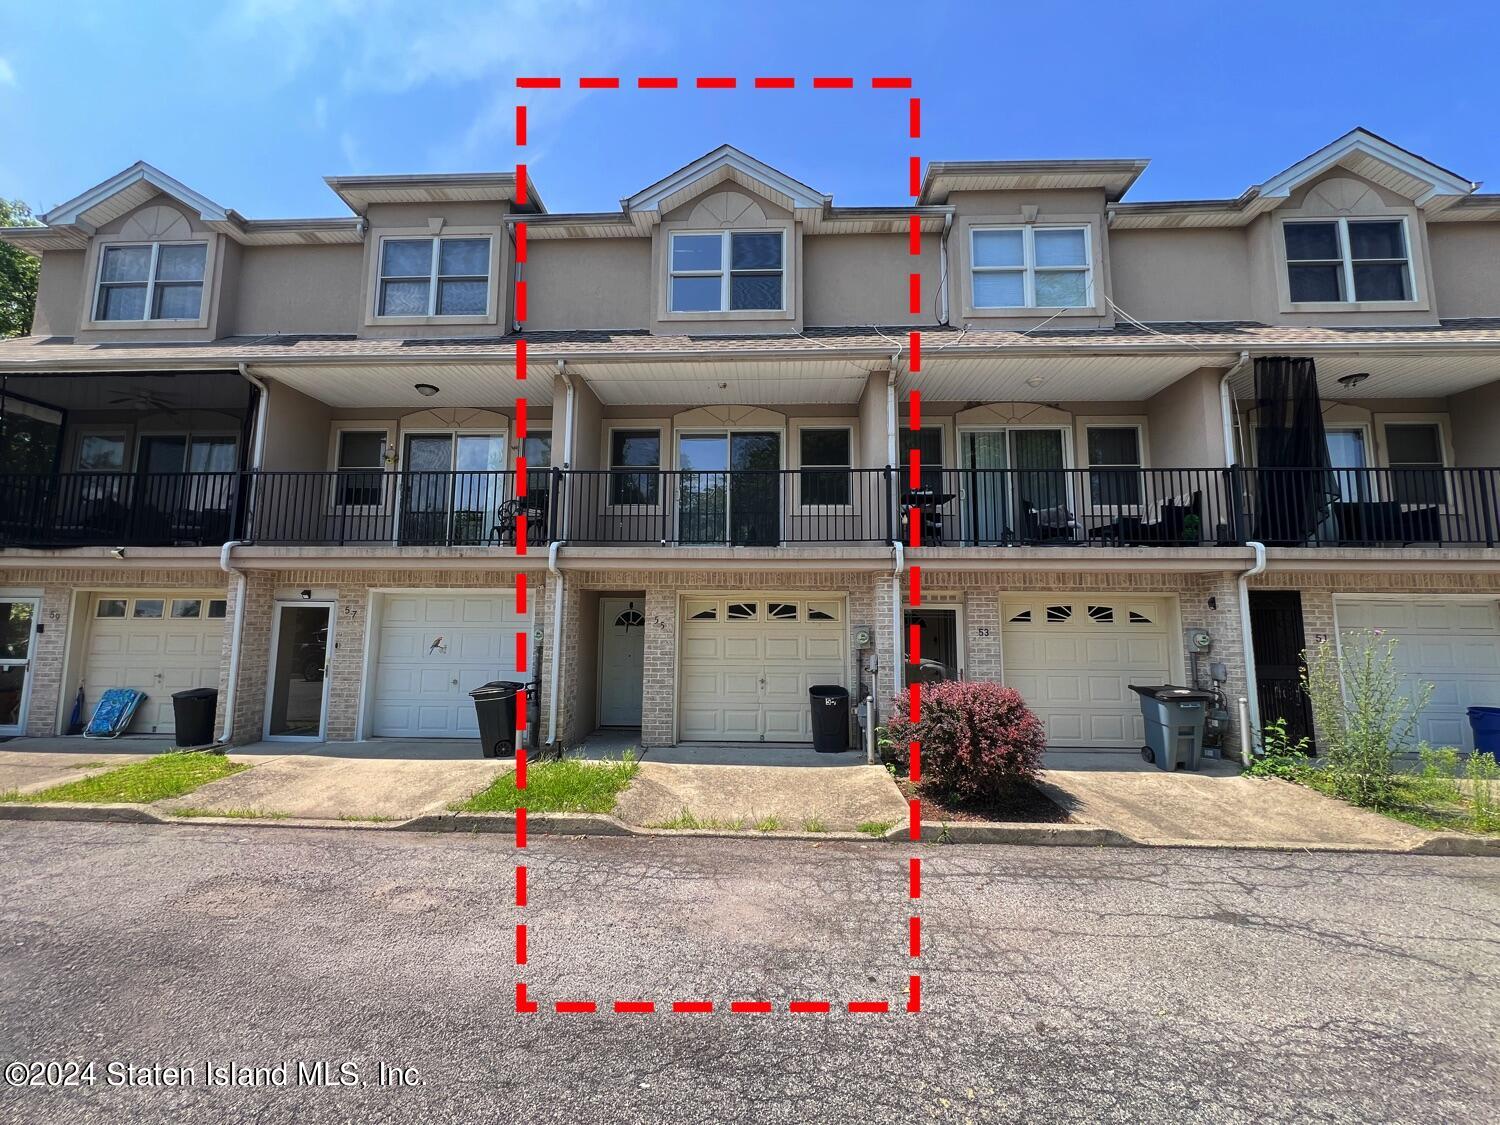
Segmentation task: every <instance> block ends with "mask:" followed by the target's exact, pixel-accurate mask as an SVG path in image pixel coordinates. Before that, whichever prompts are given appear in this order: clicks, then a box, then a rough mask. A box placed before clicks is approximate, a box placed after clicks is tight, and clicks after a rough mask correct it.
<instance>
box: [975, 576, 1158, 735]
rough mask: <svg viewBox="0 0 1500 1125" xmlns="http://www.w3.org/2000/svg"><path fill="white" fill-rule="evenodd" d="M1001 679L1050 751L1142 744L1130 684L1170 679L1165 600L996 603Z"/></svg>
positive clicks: (1066, 598) (1075, 597)
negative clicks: (1039, 727)
mask: <svg viewBox="0 0 1500 1125" xmlns="http://www.w3.org/2000/svg"><path fill="white" fill-rule="evenodd" d="M1000 632H1001V644H1002V649H1003V656H1004V667H1003V670H1002V678H1003V679H1004V681H1005V683H1006V684H1007V685H1008V686H1010V687H1013V688H1015V689H1016V690H1017V691H1018V692H1020V693H1021V698H1023V699H1024V700H1025V701H1026V705H1027V706H1028V707H1030V708H1031V709H1032V710H1033V711H1035V712H1036V714H1037V717H1038V718H1040V719H1041V720H1042V723H1043V725H1044V726H1045V727H1046V730H1047V745H1049V746H1057V747H1087V748H1093V747H1101V748H1110V749H1135V750H1138V749H1140V748H1141V747H1142V746H1144V745H1145V724H1144V723H1143V722H1142V720H1141V709H1140V698H1139V697H1138V696H1137V695H1136V694H1135V692H1133V691H1131V690H1130V685H1131V684H1164V683H1168V682H1170V681H1171V678H1172V672H1171V669H1172V665H1173V661H1172V643H1173V642H1172V638H1173V636H1174V634H1175V628H1174V626H1173V623H1172V615H1171V614H1170V612H1169V603H1168V602H1167V601H1166V600H1165V599H1162V598H1121V597H1118V596H1110V595H1105V594H1053V595H1039V596H1028V597H1024V598H1009V597H1003V598H1001V599H1000Z"/></svg>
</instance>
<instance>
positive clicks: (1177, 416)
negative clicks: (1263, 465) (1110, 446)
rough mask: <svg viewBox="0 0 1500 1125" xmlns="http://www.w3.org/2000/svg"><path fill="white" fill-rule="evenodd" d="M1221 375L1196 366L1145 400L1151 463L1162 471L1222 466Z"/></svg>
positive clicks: (1213, 370)
mask: <svg viewBox="0 0 1500 1125" xmlns="http://www.w3.org/2000/svg"><path fill="white" fill-rule="evenodd" d="M1223 377H1224V372H1223V371H1222V370H1220V369H1218V368H1212V367H1200V368H1199V369H1198V370H1197V371H1194V372H1192V373H1191V374H1188V375H1184V376H1183V377H1182V378H1181V379H1179V380H1177V382H1175V383H1173V384H1172V385H1171V386H1170V387H1167V388H1165V389H1164V390H1161V391H1158V392H1157V393H1156V394H1155V395H1153V396H1152V397H1151V398H1149V399H1147V400H1146V404H1145V406H1146V410H1145V412H1146V417H1147V419H1148V421H1149V424H1150V432H1151V463H1152V465H1154V466H1156V467H1158V468H1165V469H1195V468H1200V467H1201V468H1217V467H1221V466H1223V465H1224V464H1226V461H1225V454H1224V422H1223V406H1222V399H1221V396H1220V394H1219V383H1220V381H1221V380H1222V379H1223Z"/></svg>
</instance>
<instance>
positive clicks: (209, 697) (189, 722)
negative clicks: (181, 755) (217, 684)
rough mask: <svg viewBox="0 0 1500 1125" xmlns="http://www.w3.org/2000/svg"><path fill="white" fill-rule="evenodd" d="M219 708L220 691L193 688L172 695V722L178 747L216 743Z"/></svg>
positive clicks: (209, 688) (207, 688)
mask: <svg viewBox="0 0 1500 1125" xmlns="http://www.w3.org/2000/svg"><path fill="white" fill-rule="evenodd" d="M218 706H219V689H218V688H211V687H200V688H192V689H191V690H189V691H177V692H173V693H172V720H173V722H174V723H175V725H176V734H174V735H173V736H172V738H173V741H174V742H176V743H177V745H178V746H211V745H213V741H214V711H215V710H216V709H217V708H218Z"/></svg>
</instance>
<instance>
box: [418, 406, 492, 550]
mask: <svg viewBox="0 0 1500 1125" xmlns="http://www.w3.org/2000/svg"><path fill="white" fill-rule="evenodd" d="M504 468H505V441H504V439H503V438H502V436H501V435H500V434H408V435H407V437H406V447H405V460H404V464H403V473H402V484H403V491H402V503H401V542H402V543H411V544H434V545H435V544H453V545H465V544H477V543H483V542H485V541H486V539H487V538H488V536H489V533H490V529H491V528H492V527H494V526H495V525H496V523H497V522H498V518H497V516H496V509H497V508H498V507H499V506H500V504H501V503H502V502H503V501H504V499H505V496H504V488H503V484H502V482H503V481H504V477H503V475H502V470H503V469H504Z"/></svg>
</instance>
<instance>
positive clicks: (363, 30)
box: [215, 0, 661, 167]
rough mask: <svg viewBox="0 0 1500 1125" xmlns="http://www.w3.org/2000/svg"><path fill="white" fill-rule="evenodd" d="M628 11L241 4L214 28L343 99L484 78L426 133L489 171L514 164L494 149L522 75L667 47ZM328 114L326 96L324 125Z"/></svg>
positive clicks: (597, 70)
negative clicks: (447, 120) (476, 91)
mask: <svg viewBox="0 0 1500 1125" xmlns="http://www.w3.org/2000/svg"><path fill="white" fill-rule="evenodd" d="M622 8H623V6H621V5H616V4H610V3H605V2H600V0H453V2H451V3H446V4H442V5H427V4H412V3H410V0H321V2H320V3H317V4H307V3H304V2H302V0H238V3H237V4H236V5H235V6H234V7H233V8H231V9H230V10H229V11H228V12H227V13H226V14H225V16H224V17H223V18H222V19H221V20H220V21H219V23H218V24H217V26H216V28H215V31H216V34H217V35H218V36H219V37H220V38H221V39H224V40H226V41H229V42H232V43H234V44H235V45H237V46H239V47H241V48H242V49H250V50H256V51H257V53H258V55H259V57H263V58H266V59H267V60H271V61H270V62H269V63H268V65H269V66H270V67H271V68H272V69H271V73H270V74H268V75H267V76H266V78H267V80H268V81H281V82H290V81H293V80H299V81H307V80H309V79H310V80H312V81H313V82H315V83H319V84H322V85H323V87H324V88H325V89H330V88H333V89H337V90H338V91H339V92H341V93H343V94H346V95H349V94H357V93H365V92H371V93H376V94H402V93H409V92H413V91H416V90H419V89H423V88H446V87H453V86H456V85H459V84H462V83H476V82H477V83H480V84H481V85H482V87H483V92H482V93H481V94H480V96H479V97H478V98H474V97H468V98H464V99H460V98H454V99H453V100H452V102H451V103H450V104H451V105H452V106H453V107H462V108H461V109H460V110H459V112H456V113H454V114H453V117H452V120H451V125H447V126H442V125H439V126H435V127H434V129H433V130H432V132H431V133H430V134H429V139H430V140H431V141H432V142H433V144H432V151H431V155H432V156H433V157H434V158H435V159H438V160H439V161H441V162H442V163H444V164H446V165H449V166H458V165H464V164H473V163H475V162H478V163H480V164H483V165H485V166H486V167H492V166H495V165H496V164H503V163H505V160H504V159H497V157H496V155H495V153H494V150H495V148H496V147H497V146H498V145H508V144H509V138H510V137H511V128H512V123H513V121H514V111H515V104H516V101H517V94H518V91H517V90H516V88H515V83H514V79H515V77H516V76H517V75H521V74H565V75H568V76H570V77H571V76H573V75H577V74H610V73H615V72H616V70H617V66H618V63H619V61H620V60H621V59H622V58H624V57H625V56H626V55H627V54H628V53H630V52H637V51H640V50H642V49H653V48H656V47H658V46H660V38H661V36H660V32H659V31H657V32H653V33H652V34H651V35H650V36H649V37H648V36H647V35H646V34H645V29H644V28H638V27H637V25H636V23H635V22H634V21H633V20H632V19H631V18H630V17H629V16H628V14H624V13H622ZM277 68H279V72H278V70H277ZM577 101H578V97H577V91H576V90H574V91H568V90H562V91H548V92H544V95H543V97H541V98H540V99H538V109H539V110H543V111H544V112H546V113H547V114H548V116H549V117H561V116H562V115H564V114H565V113H566V112H567V110H568V109H569V108H571V106H572V105H573V104H575V103H576V102H577ZM320 103H321V108H320ZM326 111H327V103H326V95H320V96H319V98H318V99H317V101H315V103H314V108H313V114H314V120H315V121H318V122H319V123H320V127H321V123H322V122H323V121H324V120H325V114H326ZM347 155H348V153H347V151H346V157H347Z"/></svg>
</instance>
